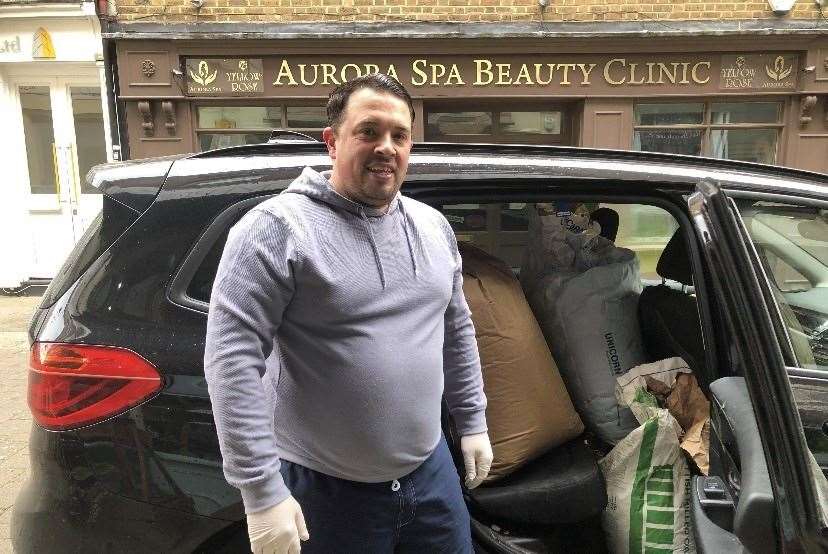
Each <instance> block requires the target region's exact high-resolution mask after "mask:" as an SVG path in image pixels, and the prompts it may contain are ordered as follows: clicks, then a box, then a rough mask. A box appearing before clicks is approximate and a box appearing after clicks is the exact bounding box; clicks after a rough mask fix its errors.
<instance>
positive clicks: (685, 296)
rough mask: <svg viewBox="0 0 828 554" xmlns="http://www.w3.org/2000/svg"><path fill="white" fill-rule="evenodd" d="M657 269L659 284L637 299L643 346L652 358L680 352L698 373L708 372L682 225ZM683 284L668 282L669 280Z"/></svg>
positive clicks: (702, 374) (664, 252)
mask: <svg viewBox="0 0 828 554" xmlns="http://www.w3.org/2000/svg"><path fill="white" fill-rule="evenodd" d="M656 272H657V273H658V275H659V276H660V277H661V278H662V279H663V280H664V282H662V283H661V284H660V285H656V286H649V287H644V290H643V291H642V293H641V296H640V298H639V300H638V316H639V321H640V324H641V334H642V337H643V339H644V346H645V348H646V349H647V352H648V353H649V354H650V356H651V357H652V359H653V360H660V359H664V358H671V357H673V356H681V357H682V358H684V361H685V362H687V364H688V365H689V366H690V369H692V370H693V372H694V373H695V374H696V375H697V376H705V375H706V371H705V365H704V343H703V342H702V332H701V323H700V321H699V312H698V307H697V304H696V298H695V296H693V295H692V294H691V293H690V292H689V291H688V290H687V287H690V286H692V285H693V271H692V268H691V265H690V255H689V252H688V250H687V241H686V238H685V236H684V233H683V232H682V230H681V229H677V230H676V232H675V233H674V234H673V236H672V238H670V241H669V242H668V243H667V246H666V247H665V248H664V251H663V252H662V253H661V257H660V258H659V259H658V265H657V266H656ZM667 279H669V280H671V281H676V282H678V283H679V284H680V285H681V286H680V288H677V287H676V285H672V284H667V282H666V280H667Z"/></svg>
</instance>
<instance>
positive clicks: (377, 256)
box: [359, 208, 385, 288]
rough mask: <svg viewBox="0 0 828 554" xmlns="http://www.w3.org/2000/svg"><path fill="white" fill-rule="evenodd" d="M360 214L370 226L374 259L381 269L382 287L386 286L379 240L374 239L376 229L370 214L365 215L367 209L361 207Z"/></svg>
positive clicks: (369, 236)
mask: <svg viewBox="0 0 828 554" xmlns="http://www.w3.org/2000/svg"><path fill="white" fill-rule="evenodd" d="M359 215H361V216H362V221H364V222H365V226H366V227H368V239H369V240H370V241H371V248H373V250H374V259H375V260H376V261H377V269H378V270H379V276H380V283H382V288H385V271H383V269H382V260H381V259H380V254H379V249H378V248H377V241H376V240H374V230H373V229H371V222H370V221H368V216H367V215H365V210H363V209H362V208H360V209H359Z"/></svg>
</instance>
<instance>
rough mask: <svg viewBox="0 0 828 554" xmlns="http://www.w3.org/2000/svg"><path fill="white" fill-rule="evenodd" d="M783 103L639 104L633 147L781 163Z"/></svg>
mask: <svg viewBox="0 0 828 554" xmlns="http://www.w3.org/2000/svg"><path fill="white" fill-rule="evenodd" d="M781 121H782V104H781V102H683V103H659V104H637V105H636V107H635V131H634V136H633V149H634V150H641V151H646V152H666V153H671V154H689V155H695V156H710V157H713V158H721V159H727V160H741V161H747V162H759V163H766V164H774V163H777V161H778V158H777V150H778V142H779V132H780V131H781V130H782V126H783V125H782V123H781Z"/></svg>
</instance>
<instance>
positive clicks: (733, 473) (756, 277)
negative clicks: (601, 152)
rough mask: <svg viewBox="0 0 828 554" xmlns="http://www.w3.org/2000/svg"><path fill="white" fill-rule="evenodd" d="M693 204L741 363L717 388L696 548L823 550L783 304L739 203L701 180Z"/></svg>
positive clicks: (697, 505)
mask: <svg viewBox="0 0 828 554" xmlns="http://www.w3.org/2000/svg"><path fill="white" fill-rule="evenodd" d="M688 205H689V210H690V215H691V218H692V220H693V225H694V227H695V231H696V235H697V238H698V242H699V244H700V245H701V248H702V252H703V256H704V258H705V260H706V262H707V270H708V271H707V272H706V273H707V276H708V278H709V280H710V281H711V284H712V285H713V290H714V295H715V296H714V298H715V302H716V305H717V307H718V312H719V314H720V316H721V318H722V319H723V320H724V323H725V325H726V329H725V330H724V335H725V336H727V338H728V344H726V346H727V347H729V349H730V359H731V361H732V363H733V364H734V367H733V368H732V373H731V374H732V375H733V376H732V377H724V378H720V379H718V380H716V381H714V382H713V383H711V385H710V392H711V399H710V400H711V432H710V475H709V476H708V477H694V479H693V482H692V491H691V495H690V496H691V500H690V502H691V513H692V516H693V520H694V521H693V523H694V533H695V540H696V547H697V550H698V551H699V552H703V553H713V552H737V551H741V550H742V548H744V549H745V550H746V551H748V552H753V553H763V552H823V551H825V550H826V548H828V546H827V545H828V541H826V538H825V536H824V534H823V533H824V528H823V526H824V522H823V521H822V508H821V507H820V504H819V503H818V502H819V500H818V494H817V490H816V487H815V484H814V480H813V474H812V473H811V466H810V465H809V460H810V458H809V456H810V453H809V452H808V449H807V447H806V442H805V437H804V434H803V431H802V424H801V422H800V419H799V414H798V412H797V409H796V406H795V404H794V399H793V393H792V391H791V386H790V382H789V380H788V376H787V373H786V359H789V357H790V356H792V353H791V349H792V347H791V343H790V340H789V339H788V338H787V334H786V332H785V330H784V326H783V325H782V318H781V317H780V312H779V306H778V305H777V303H776V301H775V299H774V296H773V292H772V290H771V289H770V287H769V286H768V281H767V277H766V275H765V273H764V269H763V267H762V265H761V262H760V260H759V257H758V256H757V253H756V251H755V249H754V247H753V243H752V242H751V240H750V237H749V236H748V234H747V231H746V229H745V226H744V224H743V222H742V220H741V217H740V215H739V212H738V210H737V209H736V206H735V205H734V203H733V202H732V200H730V199H729V198H727V196H726V195H725V194H724V193H723V192H722V190H721V189H720V187H719V186H718V185H717V184H715V183H710V182H702V183H699V184H698V185H697V187H696V193H695V194H693V195H692V196H691V197H690V198H689V200H688Z"/></svg>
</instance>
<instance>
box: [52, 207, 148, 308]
mask: <svg viewBox="0 0 828 554" xmlns="http://www.w3.org/2000/svg"><path fill="white" fill-rule="evenodd" d="M137 218H138V214H137V213H135V212H134V211H133V210H131V209H129V208H127V207H125V206H123V205H121V204H119V203H117V202H115V201H114V200H112V199H110V198H108V197H106V196H104V198H103V209H102V210H101V213H99V214H98V217H96V218H95V220H94V221H93V222H92V223H91V224H90V225H89V228H87V229H86V232H85V233H84V234H83V236H82V237H81V238H80V240H79V241H78V243H77V244H76V245H75V248H74V249H73V250H72V252H71V254H69V257H68V258H66V261H65V262H63V266H62V267H61V268H60V270H58V272H57V274H56V275H55V277H54V278H53V279H52V282H51V283H50V284H49V288H48V289H46V292H45V293H44V294H43V300H42V301H41V303H40V307H41V308H48V307H49V306H51V305H52V304H54V303H55V302H56V301H57V299H58V298H60V297H61V296H63V293H65V292H66V291H67V290H68V289H69V287H71V286H72V285H73V284H74V283H75V281H77V280H78V278H79V277H80V276H81V275H82V274H83V272H84V271H86V269H87V268H88V267H89V266H90V265H92V262H94V261H95V260H97V259H98V257H99V256H100V255H101V254H103V253H104V252H105V251H106V249H107V248H109V247H110V245H111V244H112V243H113V242H115V239H117V238H118V237H120V236H121V234H123V232H124V231H125V230H126V229H127V227H129V226H130V225H131V224H132V222H133V221H135V220H136V219H137Z"/></svg>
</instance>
